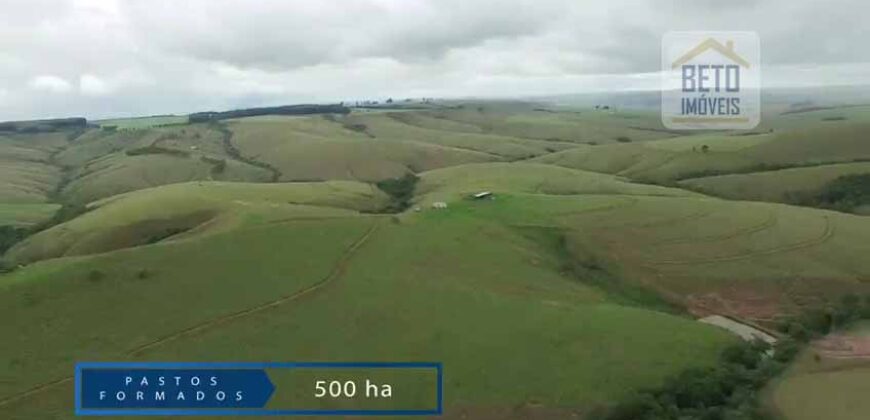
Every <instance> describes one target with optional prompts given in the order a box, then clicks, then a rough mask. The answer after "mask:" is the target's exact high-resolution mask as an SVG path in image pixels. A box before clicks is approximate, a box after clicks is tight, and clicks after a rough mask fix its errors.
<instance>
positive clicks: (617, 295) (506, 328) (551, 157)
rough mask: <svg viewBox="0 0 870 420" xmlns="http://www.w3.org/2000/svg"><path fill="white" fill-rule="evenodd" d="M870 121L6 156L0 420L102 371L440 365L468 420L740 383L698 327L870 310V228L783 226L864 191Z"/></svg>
mask: <svg viewBox="0 0 870 420" xmlns="http://www.w3.org/2000/svg"><path fill="white" fill-rule="evenodd" d="M868 109H870V108H867V107H849V108H841V109H840V108H835V109H827V110H821V111H812V112H804V113H797V114H785V115H776V116H772V117H771V118H770V119H769V120H767V121H765V125H764V126H763V127H761V128H759V129H757V130H756V131H755V132H752V133H745V132H741V133H705V132H701V133H694V132H693V133H679V132H671V131H668V130H665V129H664V128H662V127H661V123H660V121H659V120H658V115H657V114H655V113H651V112H642V111H627V110H593V109H589V108H583V109H567V108H548V107H545V106H542V105H538V104H529V103H518V102H510V103H508V102H471V101H468V102H464V101H455V102H449V103H445V104H443V105H442V104H438V105H437V106H436V105H432V106H428V107H426V109H421V110H396V109H376V110H372V111H365V112H357V111H354V112H352V113H350V114H347V115H339V114H335V115H333V114H324V115H306V116H277V115H266V116H255V117H245V118H235V119H226V120H221V121H211V122H204V123H195V124H190V123H187V124H184V123H183V121H177V122H179V124H172V125H169V126H163V122H165V121H163V122H161V121H162V120H159V119H142V120H141V121H140V120H136V121H133V120H131V121H128V122H123V123H124V124H128V123H129V124H128V125H129V128H133V125H135V126H136V127H135V128H136V129H104V128H94V127H90V128H88V129H87V130H85V131H72V130H60V131H57V132H51V133H31V134H26V133H16V134H10V135H4V136H0V163H3V165H2V166H0V226H5V227H7V229H15V232H14V233H16V234H18V233H20V232H26V234H28V235H29V236H28V237H26V238H23V239H22V240H21V241H20V242H17V243H16V244H15V245H14V246H12V247H11V248H10V249H9V250H8V251H7V252H6V253H5V254H3V255H2V260H3V266H2V268H4V270H7V271H9V272H4V273H2V274H0V318H2V319H4V320H6V321H5V322H3V323H0V334H2V336H3V337H14V338H15V339H14V341H12V344H11V345H5V346H0V377H2V378H3V379H2V380H0V418H4V419H5V418H10V419H31V418H58V419H65V418H71V417H72V412H71V410H70V405H69V404H70V398H69V395H70V393H71V392H72V387H73V384H72V381H71V378H70V377H71V373H72V366H73V363H74V362H75V361H80V360H140V361H141V360H155V361H156V360H162V361H169V360H203V361H205V360H214V361H221V360H223V361H226V360H233V361H264V360H282V361H287V360H320V361H349V360H382V361H414V360H416V361H419V360H437V361H441V362H443V363H444V366H445V372H447V375H446V376H445V382H444V387H445V394H444V397H445V407H447V413H446V414H447V417H448V418H572V417H579V418H586V419H591V418H595V416H596V415H598V414H601V413H602V412H603V410H606V409H607V408H608V407H612V406H613V405H614V404H616V403H618V402H620V401H623V400H625V399H626V398H627V397H629V396H631V395H632V394H633V393H634V392H636V391H638V390H643V389H655V388H656V387H659V386H661V385H662V384H665V383H669V382H668V381H671V380H672V378H673V377H674V376H675V375H679V374H680V373H681V372H686V371H687V370H689V369H693V368H706V367H711V366H714V365H716V364H717V363H718V360H719V357H720V355H721V353H722V351H723V349H725V348H726V347H728V346H729V345H731V344H733V343H735V342H736V340H737V338H736V337H734V336H732V335H731V334H729V333H727V332H726V331H724V330H721V329H718V328H716V327H713V326H710V325H706V324H702V323H698V322H695V320H694V318H695V317H699V316H705V315H710V314H719V315H726V316H731V317H733V318H736V319H740V320H743V321H747V322H750V323H752V324H754V325H760V326H762V327H770V328H772V327H775V326H777V325H778V323H779V322H780V320H781V319H782V318H783V317H785V316H788V315H790V314H794V313H797V312H799V311H802V310H804V309H806V308H816V307H824V306H826V305H828V304H829V303H830V302H833V301H835V300H837V299H839V298H840V296H841V295H843V294H844V293H847V292H856V293H867V292H870V282H868V279H870V260H868V258H867V255H870V222H868V220H870V219H867V218H866V217H862V216H857V215H852V214H846V213H842V212H836V211H831V210H821V209H814V208H809V207H800V206H795V205H785V204H781V202H791V201H790V200H791V199H790V197H791V195H792V194H805V193H812V192H814V191H818V190H819V189H820V188H823V187H824V186H825V185H827V182H829V181H830V180H833V179H836V178H837V177H839V176H841V175H845V174H863V173H868V172H870V166H868V163H867V162H864V160H867V159H870V142H867V141H866V140H867V137H866V133H867V132H870V126H868V121H870V112H868ZM104 123H105V124H108V123H106V122H104ZM117 123H118V124H121V123H122V122H117ZM771 129H772V131H771ZM410 174H413V176H411V175H410ZM396 179H398V180H396ZM385 180H386V181H389V182H387V183H385V182H383V181H385ZM390 180H392V181H390ZM390 182H392V183H399V184H401V186H403V187H407V191H405V190H402V191H398V192H397V191H394V190H393V189H391V188H389V187H385V185H386V186H389V185H392V184H390ZM411 186H413V191H411ZM482 191H489V192H491V193H493V195H492V196H491V197H490V198H487V199H481V200H475V199H473V198H471V196H472V195H473V194H475V193H478V192H482ZM404 193H407V194H405V195H402V194H404ZM390 194H392V195H390ZM435 203H438V205H437V206H436V205H435ZM61 206H63V207H61ZM406 207H407V208H406ZM396 210H398V212H397V213H392V214H387V213H388V212H395V211H396ZM72 216H75V217H72ZM49 224H52V225H53V226H49ZM12 226H14V228H11V227H12ZM37 226H38V228H39V229H41V230H40V231H38V232H36V230H37V229H35V228H34V227H37ZM15 240H16V241H17V240H18V238H15ZM838 380H839V379H836V380H835V379H831V381H834V382H835V381H838ZM796 381H799V380H796ZM847 382H848V381H847ZM847 382H844V383H847ZM831 383H833V382H831ZM837 383H838V384H839V382H837ZM848 383H852V382H848ZM807 386H809V385H807V384H803V383H801V384H797V385H787V386H786V387H785V388H780V389H781V390H780V391H777V392H780V393H782V392H787V393H788V395H787V396H780V397H781V398H783V401H786V400H787V401H791V403H794V402H795V401H799V400H795V399H794V398H795V397H794V395H800V394H801V393H802V392H808V391H806V389H813V388H812V386H809V388H807ZM789 387H791V388H789ZM782 389H785V390H786V391H782ZM789 389H794V390H795V391H794V392H792V391H788V390H789ZM811 392H815V391H811ZM778 398H779V397H778Z"/></svg>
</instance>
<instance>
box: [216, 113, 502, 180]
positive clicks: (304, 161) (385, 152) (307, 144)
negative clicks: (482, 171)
mask: <svg viewBox="0 0 870 420" xmlns="http://www.w3.org/2000/svg"><path fill="white" fill-rule="evenodd" d="M228 128H229V129H230V130H231V131H232V133H233V136H232V143H233V144H234V145H235V147H237V148H238V150H239V152H240V154H241V155H243V156H245V157H247V158H249V159H254V160H258V161H261V162H265V163H267V164H269V165H271V166H272V167H274V168H276V169H277V170H278V171H279V173H280V180H282V181H310V180H326V179H347V180H359V181H368V182H371V181H379V180H382V179H387V178H397V177H401V176H402V175H404V174H405V173H407V172H409V171H411V172H420V171H425V170H429V169H434V168H439V167H444V166H451V165H456V164H462V163H470V162H486V161H492V160H501V158H500V157H498V156H495V155H491V154H487V153H482V152H476V151H470V150H464V149H459V148H453V147H445V146H439V145H433V144H427V143H424V142H417V141H407V140H410V139H403V140H391V139H380V138H372V137H370V136H368V135H366V134H365V133H363V132H358V131H354V130H351V129H348V128H345V127H343V126H342V124H341V123H338V122H334V121H330V120H327V119H325V118H323V117H285V118H270V119H268V120H263V119H254V120H248V119H241V120H235V121H232V122H230V123H228Z"/></svg>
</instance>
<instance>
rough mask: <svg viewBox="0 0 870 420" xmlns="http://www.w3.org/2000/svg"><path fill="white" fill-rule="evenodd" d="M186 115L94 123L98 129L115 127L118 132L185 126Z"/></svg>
mask: <svg viewBox="0 0 870 420" xmlns="http://www.w3.org/2000/svg"><path fill="white" fill-rule="evenodd" d="M187 121H188V118H187V115H156V116H153V117H136V118H115V119H109V120H99V121H95V123H96V124H98V125H99V126H100V127H116V128H117V129H119V130H125V129H134V130H135V129H143V128H151V127H159V126H165V125H173V124H186V123H187Z"/></svg>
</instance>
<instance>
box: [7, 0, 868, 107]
mask: <svg viewBox="0 0 870 420" xmlns="http://www.w3.org/2000/svg"><path fill="white" fill-rule="evenodd" d="M2 9H3V13H0V120H9V119H28V118H42V117H58V116H76V115H83V116H87V117H91V118H95V117H105V116H126V115H144V114H159V113H180V112H191V111H200V110H210V109H214V110H221V109H227V108H233V107H243V106H256V105H274V104H290V103H301V102H329V101H339V100H348V99H349V100H354V99H364V98H385V97H397V98H404V97H421V96H433V97H519V96H526V95H537V94H561V93H565V94H568V93H580V92H586V91H595V90H632V89H653V88H655V87H656V86H657V84H658V81H659V79H658V76H657V74H656V73H655V72H656V71H657V70H658V68H659V67H660V63H659V60H660V48H661V47H660V42H661V36H662V34H663V33H665V32H667V31H669V30H752V31H757V32H758V34H759V36H760V38H761V47H762V49H761V57H762V61H763V63H764V73H763V75H764V77H763V78H764V81H765V84H766V85H767V86H791V85H798V86H805V85H828V84H830V85H843V84H867V83H868V82H870V46H868V44H867V42H868V40H870V24H868V23H867V16H870V4H868V3H867V2H866V1H864V0H834V1H824V2H823V1H808V0H782V1H779V0H764V1H761V0H731V1H722V0H687V1H665V0H655V1H653V0H650V1H616V0H607V1H591V0H590V1H584V0H565V1H562V0H428V1H427V0H317V1H312V0H234V1H230V0H174V1H163V0H139V1H132V0H131V1H125V0H22V1H16V0H11V1H10V0H4V1H3V8H2Z"/></svg>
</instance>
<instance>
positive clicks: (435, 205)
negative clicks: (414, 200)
mask: <svg viewBox="0 0 870 420" xmlns="http://www.w3.org/2000/svg"><path fill="white" fill-rule="evenodd" d="M432 208H433V209H446V208H447V203H445V202H443V201H436V202H434V203H432Z"/></svg>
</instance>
